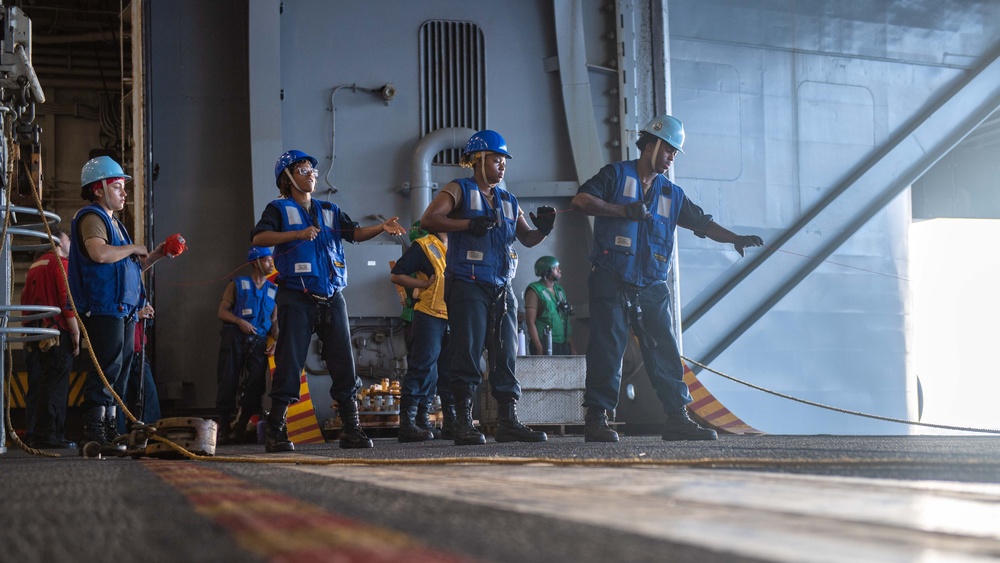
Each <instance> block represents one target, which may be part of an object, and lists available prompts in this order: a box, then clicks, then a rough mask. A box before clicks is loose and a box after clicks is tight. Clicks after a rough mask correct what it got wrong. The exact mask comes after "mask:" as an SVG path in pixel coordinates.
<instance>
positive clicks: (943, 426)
mask: <svg viewBox="0 0 1000 563" xmlns="http://www.w3.org/2000/svg"><path fill="white" fill-rule="evenodd" d="M681 358H682V359H683V360H685V361H687V362H690V363H692V364H694V365H696V366H698V367H700V368H701V369H704V370H707V371H710V372H712V373H714V374H715V375H718V376H721V377H724V378H726V379H728V380H730V381H733V382H736V383H739V384H740V385H746V386H747V387H750V388H751V389H756V390H757V391H763V392H764V393H767V394H769V395H774V396H776V397H781V398H782V399H788V400H789V401H795V402H797V403H802V404H805V405H810V406H813V407H819V408H821V409H826V410H830V411H834V412H839V413H844V414H850V415H853V416H860V417H864V418H872V419H875V420H883V421H886V422H897V423H899V424H910V425H913V426H925V427H928V428H941V429H944V430H960V431H963V432H983V433H986V434H1000V430H995V429H993V428H975V427H968V426H951V425H948V424H931V423H929V422H917V421H915V420H905V419H902V418H892V417H890V416H882V415H878V414H869V413H865V412H860V411H852V410H850V409H842V408H840V407H832V406H830V405H824V404H823V403H816V402H813V401H807V400H806V399H799V398H798V397H793V396H791V395H786V394H784V393H779V392H778V391H772V390H770V389H767V388H765V387H761V386H759V385H754V384H753V383H750V382H748V381H743V380H741V379H737V378H735V377H733V376H731V375H726V374H724V373H722V372H721V371H718V370H714V369H712V368H710V367H708V366H706V365H705V364H702V363H700V362H696V361H694V360H692V359H691V358H685V357H684V356H681Z"/></svg>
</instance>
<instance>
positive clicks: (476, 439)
mask: <svg viewBox="0 0 1000 563" xmlns="http://www.w3.org/2000/svg"><path fill="white" fill-rule="evenodd" d="M452 436H453V438H454V440H455V445H456V446H476V445H480V444H485V443H486V436H483V434H482V432H480V431H478V430H476V427H475V426H473V425H472V397H461V398H458V397H456V400H455V428H454V430H453V431H452Z"/></svg>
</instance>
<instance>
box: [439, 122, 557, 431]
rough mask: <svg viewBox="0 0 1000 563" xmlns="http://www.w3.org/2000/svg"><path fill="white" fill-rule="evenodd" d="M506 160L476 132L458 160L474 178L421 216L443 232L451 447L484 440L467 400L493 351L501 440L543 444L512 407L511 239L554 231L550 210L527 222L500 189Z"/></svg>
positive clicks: (448, 190)
mask: <svg viewBox="0 0 1000 563" xmlns="http://www.w3.org/2000/svg"><path fill="white" fill-rule="evenodd" d="M508 158H511V155H510V152H509V151H508V150H507V142H506V141H505V140H504V138H503V137H502V136H500V134H499V133H497V132H496V131H492V130H488V129H487V130H483V131H479V132H478V133H476V134H475V135H473V136H472V137H471V138H470V139H469V142H468V143H467V144H466V146H465V151H463V153H462V159H461V165H462V166H464V167H467V168H472V170H473V177H472V178H458V179H456V180H453V181H451V182H449V183H448V184H447V185H445V187H444V188H443V189H442V190H441V192H440V193H438V195H437V196H435V197H434V199H433V200H432V201H431V203H430V205H429V206H428V207H427V209H426V211H424V214H423V217H421V219H420V225H421V226H422V227H423V228H425V229H427V230H428V231H430V232H446V233H448V256H447V260H446V261H447V268H446V270H445V278H446V280H447V282H448V285H447V293H446V295H445V300H446V302H447V305H448V321H449V324H450V326H451V338H452V340H451V342H450V344H449V346H451V348H452V350H453V353H452V364H451V376H452V385H453V391H454V393H455V401H456V402H455V410H456V418H457V420H456V425H455V430H454V432H453V435H454V440H455V444H456V445H473V444H482V443H484V442H485V441H486V438H485V437H484V436H483V434H482V433H481V432H479V431H478V430H476V428H475V426H473V424H472V398H473V397H474V396H475V391H476V388H477V387H478V386H479V384H480V383H482V380H483V374H482V372H481V371H480V364H479V360H480V358H481V357H482V355H483V350H484V349H485V348H486V347H487V339H488V338H490V339H491V340H492V342H490V343H489V346H490V348H491V352H490V356H491V360H490V367H489V370H490V374H489V380H490V387H491V391H492V394H493V397H494V398H496V400H497V404H498V405H499V410H498V426H497V434H496V440H497V441H498V442H505V441H506V442H512V441H519V442H542V441H545V440H546V439H547V436H546V435H545V433H544V432H537V431H534V430H532V429H531V428H528V427H527V426H525V425H523V424H521V422H520V421H519V420H518V418H517V411H516V408H515V405H516V403H517V401H518V400H519V399H520V397H521V387H520V384H519V383H518V381H517V378H516V377H515V376H514V361H515V357H516V356H517V332H516V323H517V299H516V298H515V297H514V292H513V291H512V289H511V280H512V279H513V277H514V271H515V270H516V269H517V252H516V251H515V250H514V241H515V240H517V241H519V242H520V243H521V244H523V245H524V246H527V247H531V246H535V245H536V244H538V243H540V242H542V241H543V240H544V239H545V237H546V236H547V235H548V234H549V233H550V232H551V231H552V227H553V225H554V223H555V217H556V214H555V209H553V208H552V207H548V206H540V207H539V208H538V210H537V211H538V214H537V216H536V215H535V214H534V213H532V214H530V215H529V216H530V217H531V220H532V222H533V223H534V224H535V227H536V228H535V229H532V228H531V227H529V226H528V223H527V221H525V218H524V213H523V212H522V211H521V208H520V207H519V206H518V203H517V198H516V197H514V195H513V194H511V193H510V192H509V191H507V190H505V189H503V188H502V187H501V186H500V182H501V181H502V180H503V178H504V174H505V172H506V170H507V159H508Z"/></svg>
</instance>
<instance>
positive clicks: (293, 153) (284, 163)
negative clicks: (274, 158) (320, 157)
mask: <svg viewBox="0 0 1000 563" xmlns="http://www.w3.org/2000/svg"><path fill="white" fill-rule="evenodd" d="M300 160H308V161H309V164H311V165H312V167H313V168H316V165H317V164H318V162H317V161H316V159H315V158H313V157H311V156H309V155H308V154H306V153H304V152H302V151H297V150H295V149H292V150H290V151H286V152H285V153H284V154H282V155H281V156H279V157H278V162H276V163H275V164H274V185H276V186H278V187H279V188H280V187H281V183H280V182H279V181H278V180H279V179H280V178H281V173H282V172H284V171H285V168H288V167H289V166H291V165H292V164H293V163H295V162H298V161H300Z"/></svg>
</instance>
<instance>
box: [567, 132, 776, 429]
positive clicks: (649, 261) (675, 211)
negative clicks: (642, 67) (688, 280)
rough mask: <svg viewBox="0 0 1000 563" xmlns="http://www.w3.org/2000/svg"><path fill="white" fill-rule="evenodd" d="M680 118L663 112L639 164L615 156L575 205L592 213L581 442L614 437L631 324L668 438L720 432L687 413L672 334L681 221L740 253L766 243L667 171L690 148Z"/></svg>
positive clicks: (643, 136) (644, 139)
mask: <svg viewBox="0 0 1000 563" xmlns="http://www.w3.org/2000/svg"><path fill="white" fill-rule="evenodd" d="M684 137H685V135H684V124H683V123H681V121H680V120H679V119H677V118H676V117H674V116H672V115H658V116H656V117H654V118H653V119H651V120H650V121H649V122H648V123H647V124H646V126H645V127H643V129H642V131H641V132H640V133H639V139H638V140H637V141H636V147H637V148H638V149H639V151H640V153H641V154H640V155H639V158H638V159H637V160H631V161H625V162H614V163H611V164H608V165H606V166H604V167H603V168H601V170H600V171H599V172H598V173H597V174H596V175H595V176H594V177H593V178H591V179H589V180H587V181H586V182H584V183H583V185H581V186H580V189H579V191H578V192H577V194H576V196H575V197H574V198H573V202H572V206H573V209H574V210H576V211H580V212H583V213H585V214H587V215H592V216H593V217H594V242H593V245H592V251H591V253H590V261H591V263H592V264H593V268H592V269H591V273H590V279H589V281H588V286H589V287H590V315H591V322H590V327H591V332H590V339H589V341H588V346H587V377H586V383H587V386H586V391H585V393H584V396H583V405H584V407H586V409H587V414H586V417H585V424H584V439H585V440H586V441H588V442H617V441H618V433H617V432H615V431H614V430H612V429H611V427H610V426H609V425H608V413H609V412H612V411H614V410H615V408H616V407H617V406H618V396H619V391H620V386H621V377H622V357H623V356H624V354H625V347H626V344H627V343H628V342H629V330H630V329H631V330H632V332H634V333H635V335H636V336H637V337H638V342H639V347H640V349H641V351H642V357H643V358H645V359H646V372H647V374H648V375H649V379H650V382H651V383H652V385H653V389H655V390H656V396H657V397H658V398H659V399H660V402H661V403H662V404H663V412H664V413H665V416H666V423H665V424H664V430H663V436H662V437H663V439H664V440H669V441H673V440H715V439H717V438H718V436H717V434H716V432H715V430H713V429H711V428H705V427H702V426H700V425H699V424H698V423H696V422H695V421H694V420H692V419H691V417H690V416H689V414H688V411H687V405H688V404H689V403H691V401H692V399H691V394H690V392H689V390H688V387H687V385H686V384H685V383H684V379H683V377H684V370H683V367H682V364H681V359H680V354H679V352H678V349H677V343H676V341H675V340H674V337H673V334H672V333H671V328H670V327H671V320H670V303H669V302H670V299H669V298H670V291H669V288H668V287H667V284H666V283H665V282H666V280H667V273H668V272H669V270H670V256H671V254H672V252H673V245H674V232H675V230H676V228H677V227H678V226H680V227H684V228H686V229H690V230H692V231H694V233H695V235H697V236H699V237H702V238H704V237H708V238H710V239H712V240H714V241H717V242H722V243H729V244H732V245H733V246H734V248H735V249H736V251H737V252H739V254H740V255H741V256H742V255H743V253H744V251H745V249H746V248H747V247H751V246H760V245H762V244H764V241H763V240H762V239H761V238H760V237H759V236H756V235H737V234H736V233H734V232H732V231H730V230H728V229H726V228H725V227H723V226H721V225H719V224H718V223H716V222H715V221H713V220H712V216H711V215H708V214H707V213H705V212H704V211H703V210H702V209H701V208H700V207H698V206H697V205H695V204H694V203H693V202H692V201H691V200H690V199H688V198H687V197H686V195H685V194H684V190H682V189H681V188H680V186H678V185H676V184H674V183H673V182H671V181H670V180H669V179H667V177H666V176H665V175H666V173H667V171H668V170H669V169H670V166H671V165H672V164H673V162H674V158H675V157H676V156H677V154H678V153H679V152H682V150H681V149H682V147H683V146H684Z"/></svg>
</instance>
